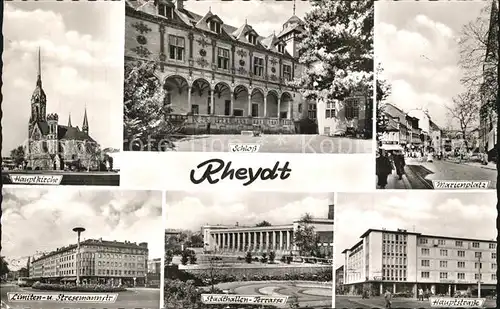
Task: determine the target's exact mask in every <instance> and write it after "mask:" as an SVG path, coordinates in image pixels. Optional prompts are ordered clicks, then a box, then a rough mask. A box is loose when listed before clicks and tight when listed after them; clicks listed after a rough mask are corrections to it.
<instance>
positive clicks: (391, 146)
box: [380, 144, 403, 151]
mask: <svg viewBox="0 0 500 309" xmlns="http://www.w3.org/2000/svg"><path fill="white" fill-rule="evenodd" d="M380 149H384V150H401V151H402V150H403V147H401V145H397V144H382V146H380Z"/></svg>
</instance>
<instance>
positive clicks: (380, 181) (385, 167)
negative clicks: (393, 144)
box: [375, 149, 393, 189]
mask: <svg viewBox="0 0 500 309" xmlns="http://www.w3.org/2000/svg"><path fill="white" fill-rule="evenodd" d="M375 169H376V174H377V185H378V186H379V187H380V189H385V187H386V186H387V176H389V174H391V173H392V170H393V168H392V163H391V160H390V159H389V157H388V156H387V154H386V151H385V150H384V149H380V156H379V157H378V158H377V159H376V162H375Z"/></svg>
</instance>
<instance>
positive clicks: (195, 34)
mask: <svg viewBox="0 0 500 309" xmlns="http://www.w3.org/2000/svg"><path fill="white" fill-rule="evenodd" d="M125 24H126V26H125V27H126V28H125V33H126V35H125V66H128V65H137V63H138V62H141V61H142V62H153V63H157V64H158V65H157V67H156V68H155V72H153V73H152V74H153V75H154V77H156V78H157V79H158V81H159V82H160V84H162V85H163V88H164V93H165V98H164V102H163V104H165V105H167V106H169V107H170V108H171V109H172V112H171V113H170V114H169V115H168V117H171V119H172V120H175V121H177V122H178V123H182V127H183V130H184V133H186V134H217V133H222V134H239V133H240V132H241V131H244V130H252V129H254V128H255V127H259V128H260V129H261V131H263V132H264V133H283V134H295V133H301V134H304V133H320V134H327V135H333V134H335V133H336V132H337V131H338V128H339V126H342V125H339V124H344V126H348V125H352V124H350V123H351V122H356V125H357V123H358V118H360V117H361V118H370V119H371V112H370V111H369V110H367V109H365V108H364V107H363V106H366V102H367V100H365V98H364V97H363V96H360V97H359V98H357V97H356V98H352V100H350V101H349V102H347V101H346V104H340V105H339V104H338V103H336V102H319V103H318V104H317V102H313V101H308V100H305V99H304V98H303V97H302V95H301V93H300V89H297V88H295V87H293V86H292V83H290V82H291V81H293V80H295V79H299V78H300V77H301V76H302V74H303V71H304V66H303V65H302V64H300V63H299V61H298V60H299V43H300V40H301V35H302V34H304V33H305V31H306V30H305V29H306V27H305V24H304V21H302V20H301V19H300V18H299V17H297V16H296V15H295V12H294V14H293V16H292V17H290V18H289V19H288V20H287V21H285V22H284V24H283V27H282V29H277V31H275V32H274V33H272V34H265V35H264V34H260V33H257V31H256V30H255V29H254V28H253V27H252V26H251V25H250V24H248V22H247V21H245V22H244V23H243V24H242V25H236V26H233V25H228V24H226V23H225V22H224V21H223V17H221V16H218V15H216V14H214V13H213V12H211V10H209V11H208V12H206V13H205V14H204V15H198V14H196V13H194V12H191V11H189V10H187V9H186V8H185V7H184V3H183V1H182V0H176V1H175V3H174V2H173V1H172V0H154V1H144V0H137V1H132V0H128V1H126V19H125ZM365 110H366V113H365ZM360 111H361V112H360ZM365 114H366V115H367V116H366V117H365V116H364V115H365ZM350 116H352V117H351V118H350V119H349V121H350V122H349V121H347V120H346V117H347V118H349V117H350ZM361 121H362V122H363V123H364V122H365V121H364V120H361ZM370 123H371V122H370ZM306 124H307V125H306ZM311 124H313V125H312V126H311ZM363 126H364V125H363ZM367 126H368V125H367ZM369 126H370V127H371V124H370V125H369ZM311 128H313V129H311ZM318 131H319V132H318Z"/></svg>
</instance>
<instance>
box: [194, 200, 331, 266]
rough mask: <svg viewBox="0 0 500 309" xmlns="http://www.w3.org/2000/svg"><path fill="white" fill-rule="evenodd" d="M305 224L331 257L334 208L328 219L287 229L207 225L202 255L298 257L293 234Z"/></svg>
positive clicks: (314, 219)
mask: <svg viewBox="0 0 500 309" xmlns="http://www.w3.org/2000/svg"><path fill="white" fill-rule="evenodd" d="M305 224H307V225H308V226H312V227H314V232H315V233H316V235H318V246H319V250H320V252H321V253H322V254H324V255H325V256H327V257H330V256H332V255H333V205H330V210H329V214H328V218H325V219H316V218H313V219H312V220H311V221H309V222H307V223H304V222H300V221H299V220H297V221H294V222H293V223H291V224H288V225H271V226H259V227H256V226H254V227H245V226H222V225H206V226H203V227H202V228H201V232H202V235H203V238H204V242H205V248H204V251H205V252H212V253H227V254H238V253H242V252H243V253H244V252H257V253H262V252H269V251H274V252H275V253H276V255H277V256H282V255H290V254H293V255H298V254H299V253H300V248H298V246H297V245H296V244H295V241H294V233H295V232H296V231H297V230H298V229H300V228H301V225H305Z"/></svg>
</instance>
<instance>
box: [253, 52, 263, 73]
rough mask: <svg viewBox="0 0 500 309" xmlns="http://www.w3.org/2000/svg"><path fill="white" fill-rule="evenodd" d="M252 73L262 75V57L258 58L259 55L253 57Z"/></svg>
mask: <svg viewBox="0 0 500 309" xmlns="http://www.w3.org/2000/svg"><path fill="white" fill-rule="evenodd" d="M253 74H254V75H256V76H263V75H264V59H262V58H259V57H254V60H253Z"/></svg>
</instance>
